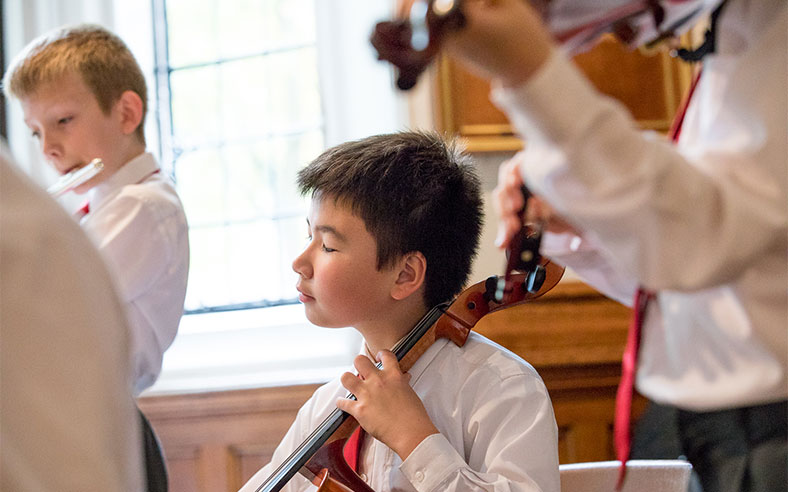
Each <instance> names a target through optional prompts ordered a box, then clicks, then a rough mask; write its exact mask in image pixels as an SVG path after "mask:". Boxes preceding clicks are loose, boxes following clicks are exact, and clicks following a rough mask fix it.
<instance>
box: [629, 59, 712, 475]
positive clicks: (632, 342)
mask: <svg viewBox="0 0 788 492" xmlns="http://www.w3.org/2000/svg"><path fill="white" fill-rule="evenodd" d="M699 80H700V72H698V74H697V75H696V76H695V79H694V80H693V81H692V84H691V85H690V89H689V92H688V93H687V97H685V98H684V101H683V102H682V104H681V107H680V108H679V110H678V111H677V112H676V117H675V118H674V120H673V124H672V125H671V127H670V131H669V132H668V134H669V136H670V139H671V140H672V141H673V142H674V143H675V142H677V141H678V139H679V135H680V134H681V127H682V125H683V123H684V116H685V115H686V114H687V107H688V106H689V102H690V99H692V94H693V93H694V92H695V88H696V87H697V86H698V81H699ZM653 298H654V294H653V293H650V292H647V291H645V290H643V289H642V288H638V291H637V293H636V294H635V303H634V308H633V312H632V313H633V316H632V321H631V322H630V324H629V332H628V333H627V346H626V348H625V349H624V356H623V357H622V359H621V382H620V383H619V384H618V391H617V392H616V414H615V418H614V420H613V442H614V443H615V446H616V459H618V460H619V461H621V468H620V469H619V472H618V482H617V483H616V490H621V487H622V486H623V485H624V478H625V477H626V474H627V460H628V459H629V449H630V444H631V442H630V432H629V421H630V416H631V412H632V393H633V388H634V384H635V370H636V369H637V356H638V350H639V348H640V334H641V332H642V328H643V320H644V318H645V316H646V308H647V306H648V302H649V301H650V300H651V299H653Z"/></svg>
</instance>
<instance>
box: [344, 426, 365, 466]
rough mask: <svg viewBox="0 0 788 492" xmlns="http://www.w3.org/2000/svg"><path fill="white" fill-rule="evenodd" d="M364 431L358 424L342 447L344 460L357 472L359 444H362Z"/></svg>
mask: <svg viewBox="0 0 788 492" xmlns="http://www.w3.org/2000/svg"><path fill="white" fill-rule="evenodd" d="M365 435H366V432H364V429H362V428H361V426H358V427H357V428H356V430H355V431H353V434H351V435H350V437H348V439H347V442H346V443H345V447H344V448H342V454H343V455H344V456H345V461H346V462H347V464H348V466H350V468H352V469H353V471H354V472H356V473H358V468H359V457H360V456H361V445H362V444H364V436H365Z"/></svg>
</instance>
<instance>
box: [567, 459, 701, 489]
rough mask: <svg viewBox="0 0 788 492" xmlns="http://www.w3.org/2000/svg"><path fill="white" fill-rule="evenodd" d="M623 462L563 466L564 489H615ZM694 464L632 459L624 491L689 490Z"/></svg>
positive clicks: (596, 462) (628, 467)
mask: <svg viewBox="0 0 788 492" xmlns="http://www.w3.org/2000/svg"><path fill="white" fill-rule="evenodd" d="M620 465H621V462H620V461H595V462H589V463H572V464H567V465H560V467H559V470H560V473H561V492H615V490H616V481H617V480H618V469H619V467H620ZM690 470H692V465H690V464H689V463H687V462H686V461H680V460H630V461H628V462H627V476H626V479H625V480H624V487H623V488H622V489H621V492H686V491H687V489H688V487H689V478H690Z"/></svg>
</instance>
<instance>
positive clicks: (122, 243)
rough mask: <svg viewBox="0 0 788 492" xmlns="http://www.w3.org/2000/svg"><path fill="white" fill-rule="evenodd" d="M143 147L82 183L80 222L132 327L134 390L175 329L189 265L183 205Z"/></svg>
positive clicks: (155, 370)
mask: <svg viewBox="0 0 788 492" xmlns="http://www.w3.org/2000/svg"><path fill="white" fill-rule="evenodd" d="M158 169H159V167H158V165H157V164H156V160H155V159H154V158H153V156H152V155H151V154H149V153H143V154H140V155H139V156H137V157H136V158H134V159H132V160H131V161H129V162H128V163H126V164H125V165H124V166H123V167H121V168H120V169H119V170H118V171H117V172H116V173H115V174H114V175H112V176H111V177H110V178H109V179H108V180H106V181H104V182H102V183H101V184H99V185H98V186H96V187H94V188H93V189H91V190H90V192H89V195H88V199H89V204H90V212H89V213H88V214H87V215H85V216H84V217H83V218H82V220H81V222H80V224H81V225H82V227H84V229H85V230H86V231H87V233H88V235H89V236H90V237H91V238H92V239H93V240H94V241H95V243H96V245H97V246H98V248H99V251H101V253H102V255H103V256H104V258H105V259H106V261H107V263H108V264H109V266H110V272H111V273H113V277H114V278H115V281H116V283H117V285H118V291H119V293H120V297H121V299H122V300H123V301H124V302H125V303H126V310H127V314H128V317H129V322H130V324H131V329H132V339H131V342H132V367H133V369H134V381H135V383H134V391H135V394H139V393H140V392H141V391H142V390H144V389H145V388H147V387H149V386H151V385H152V384H153V383H154V382H155V381H156V378H158V376H159V373H160V372H161V362H162V356H163V355H164V351H165V350H167V348H168V347H169V346H170V344H171V343H172V341H173V339H174V338H175V334H176V333H177V331H178V324H179V322H180V319H181V315H182V314H183V301H184V299H185V297H186V281H187V277H188V272H189V231H188V226H187V224H186V216H185V214H184V211H183V206H182V205H181V201H180V199H179V198H178V195H177V193H176V192H175V188H174V187H173V186H172V183H171V182H170V180H169V179H168V178H167V177H166V176H165V175H164V174H162V173H161V172H158Z"/></svg>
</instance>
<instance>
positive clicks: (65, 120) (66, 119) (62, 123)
mask: <svg viewBox="0 0 788 492" xmlns="http://www.w3.org/2000/svg"><path fill="white" fill-rule="evenodd" d="M73 119H74V117H73V116H66V117H64V118H60V119H59V120H57V124H58V125H65V124H66V123H69V122H70V121H71V120H73Z"/></svg>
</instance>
